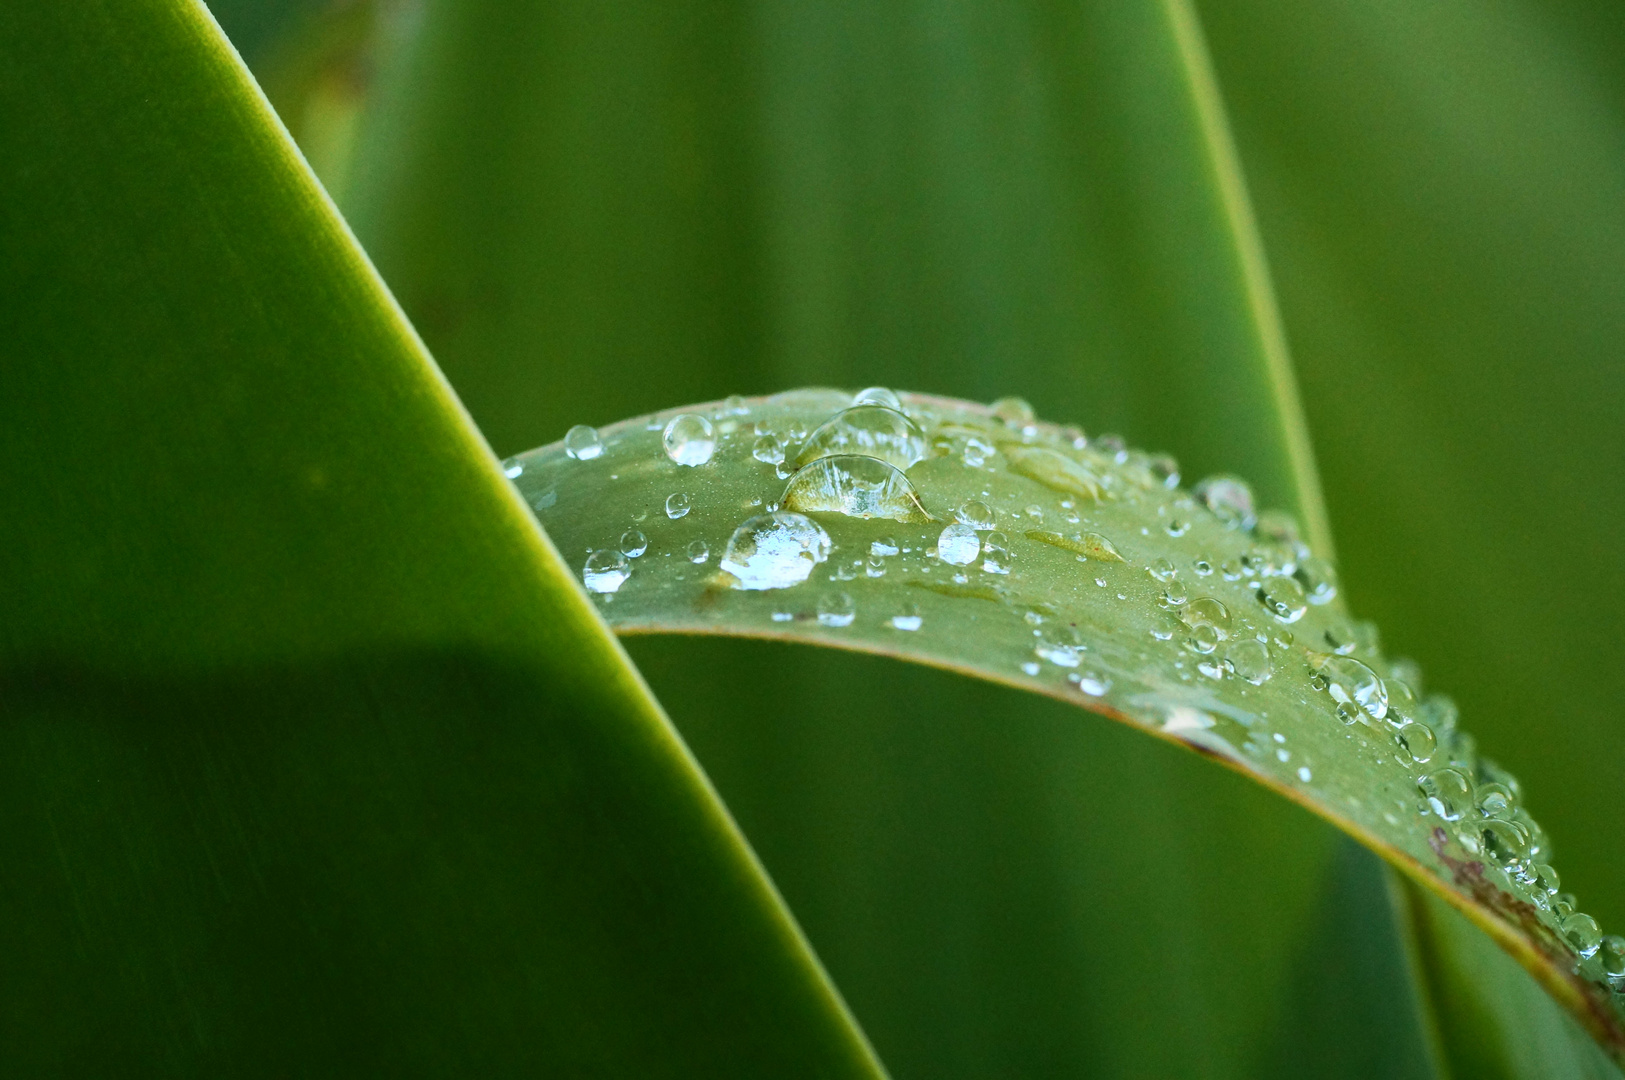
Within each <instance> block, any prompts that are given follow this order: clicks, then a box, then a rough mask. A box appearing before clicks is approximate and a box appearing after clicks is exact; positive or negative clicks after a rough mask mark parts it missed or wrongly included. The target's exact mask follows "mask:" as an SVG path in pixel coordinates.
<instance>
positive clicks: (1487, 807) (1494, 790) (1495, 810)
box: [1473, 780, 1517, 821]
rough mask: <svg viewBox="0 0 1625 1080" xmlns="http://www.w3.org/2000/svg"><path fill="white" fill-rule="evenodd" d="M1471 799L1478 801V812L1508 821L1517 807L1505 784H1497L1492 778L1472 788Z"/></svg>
mask: <svg viewBox="0 0 1625 1080" xmlns="http://www.w3.org/2000/svg"><path fill="white" fill-rule="evenodd" d="M1473 800H1474V801H1475V802H1476V803H1478V812H1479V813H1481V814H1483V815H1484V816H1485V817H1491V818H1503V819H1505V820H1507V821H1510V820H1512V812H1513V810H1515V809H1516V808H1517V803H1516V800H1515V799H1514V798H1513V796H1512V792H1511V791H1509V790H1508V789H1507V786H1506V785H1505V784H1497V783H1495V782H1494V781H1493V780H1492V781H1489V782H1487V783H1483V784H1479V785H1478V786H1477V787H1476V788H1475V789H1474V790H1473Z"/></svg>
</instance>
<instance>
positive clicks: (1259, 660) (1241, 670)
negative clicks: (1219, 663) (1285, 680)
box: [1224, 638, 1271, 686]
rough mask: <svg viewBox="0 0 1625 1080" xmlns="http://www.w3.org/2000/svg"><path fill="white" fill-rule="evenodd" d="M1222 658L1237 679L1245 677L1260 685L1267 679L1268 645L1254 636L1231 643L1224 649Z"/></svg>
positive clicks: (1255, 684)
mask: <svg viewBox="0 0 1625 1080" xmlns="http://www.w3.org/2000/svg"><path fill="white" fill-rule="evenodd" d="M1224 658H1225V660H1226V661H1227V662H1228V663H1229V665H1230V670H1231V671H1233V672H1235V675H1236V678H1238V679H1245V680H1247V681H1248V682H1250V683H1252V684H1253V685H1254V686H1262V685H1263V684H1264V683H1265V682H1267V681H1268V680H1269V677H1270V672H1271V666H1270V651H1269V647H1268V646H1266V645H1265V644H1264V643H1263V642H1262V641H1259V640H1257V639H1256V638H1247V639H1245V640H1242V641H1238V642H1236V643H1235V644H1233V645H1231V646H1230V648H1229V649H1227V650H1226V651H1225V654H1224Z"/></svg>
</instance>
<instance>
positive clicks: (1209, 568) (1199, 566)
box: [1191, 559, 1213, 577]
mask: <svg viewBox="0 0 1625 1080" xmlns="http://www.w3.org/2000/svg"><path fill="white" fill-rule="evenodd" d="M1191 569H1192V570H1195V571H1196V574H1197V576H1198V577H1207V576H1208V575H1209V574H1211V573H1213V562H1212V560H1210V559H1197V560H1196V561H1195V562H1193V563H1191Z"/></svg>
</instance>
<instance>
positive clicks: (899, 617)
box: [886, 604, 925, 632]
mask: <svg viewBox="0 0 1625 1080" xmlns="http://www.w3.org/2000/svg"><path fill="white" fill-rule="evenodd" d="M886 621H887V622H888V623H890V624H891V628H892V629H893V630H907V631H911V632H912V631H914V630H918V629H919V628H920V627H921V626H923V625H925V619H924V618H923V617H921V615H920V605H918V604H904V605H903V610H902V611H900V612H898V613H897V614H896V615H893V616H892V617H891V618H890V619H888V620H886Z"/></svg>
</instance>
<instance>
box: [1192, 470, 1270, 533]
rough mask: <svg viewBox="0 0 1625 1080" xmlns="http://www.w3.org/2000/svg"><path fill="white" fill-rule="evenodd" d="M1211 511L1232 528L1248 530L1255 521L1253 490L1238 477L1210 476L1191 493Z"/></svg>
mask: <svg viewBox="0 0 1625 1080" xmlns="http://www.w3.org/2000/svg"><path fill="white" fill-rule="evenodd" d="M1191 494H1193V495H1195V496H1196V498H1197V499H1198V501H1200V502H1201V503H1202V505H1203V506H1206V507H1207V508H1208V509H1209V510H1211V511H1213V516H1214V517H1216V518H1218V519H1219V520H1220V521H1222V522H1224V523H1225V524H1226V525H1229V526H1230V527H1232V528H1237V529H1250V528H1252V525H1253V522H1254V520H1255V515H1254V511H1253V489H1252V488H1250V487H1248V486H1247V481H1245V480H1243V479H1241V477H1239V476H1227V475H1219V476H1210V477H1208V478H1207V479H1206V480H1203V481H1201V482H1200V483H1198V484H1197V485H1196V487H1195V489H1194V490H1193V491H1192V492H1191Z"/></svg>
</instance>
